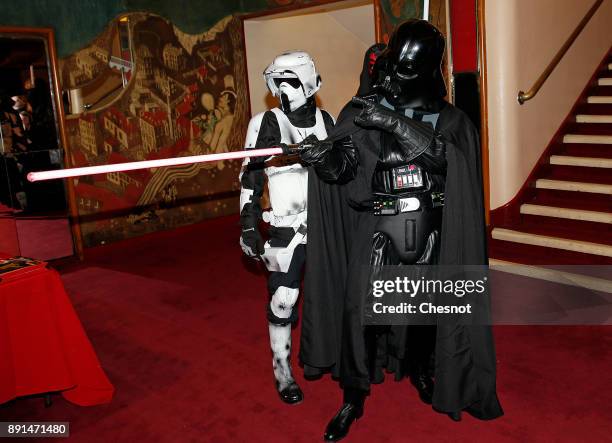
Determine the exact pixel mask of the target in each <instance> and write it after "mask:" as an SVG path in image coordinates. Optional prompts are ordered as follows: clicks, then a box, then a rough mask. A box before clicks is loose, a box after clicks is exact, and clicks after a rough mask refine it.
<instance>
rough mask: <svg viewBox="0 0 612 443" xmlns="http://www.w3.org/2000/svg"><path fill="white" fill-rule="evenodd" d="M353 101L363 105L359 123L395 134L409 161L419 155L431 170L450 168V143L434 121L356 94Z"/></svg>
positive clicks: (357, 122) (419, 158)
mask: <svg viewBox="0 0 612 443" xmlns="http://www.w3.org/2000/svg"><path fill="white" fill-rule="evenodd" d="M352 102H353V103H354V104H356V105H359V106H362V110H361V112H360V113H359V115H357V117H355V124H356V125H359V126H364V127H374V128H378V129H381V130H383V131H386V132H389V133H391V134H393V136H394V138H395V140H397V142H398V143H399V145H400V146H401V147H402V150H403V152H404V155H405V158H404V160H405V161H406V162H411V161H413V160H415V159H416V160H417V161H418V162H419V163H421V164H422V165H423V166H424V167H425V168H426V169H427V170H429V171H430V172H442V171H445V170H446V145H445V143H444V140H443V139H442V137H441V136H440V134H438V133H436V131H435V130H434V128H433V127H432V126H431V125H430V124H428V123H423V122H419V121H416V120H413V119H411V118H408V117H406V116H404V115H401V114H398V113H397V112H395V111H392V110H391V109H388V108H385V107H384V106H382V105H380V104H378V103H375V102H372V101H370V100H365V99H363V98H361V97H353V100H352Z"/></svg>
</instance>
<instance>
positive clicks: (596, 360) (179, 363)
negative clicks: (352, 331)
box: [0, 218, 612, 443]
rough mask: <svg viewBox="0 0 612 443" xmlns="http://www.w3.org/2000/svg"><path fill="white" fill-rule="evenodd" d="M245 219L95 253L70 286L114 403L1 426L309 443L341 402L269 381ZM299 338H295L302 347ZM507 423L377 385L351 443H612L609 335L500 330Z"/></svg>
mask: <svg viewBox="0 0 612 443" xmlns="http://www.w3.org/2000/svg"><path fill="white" fill-rule="evenodd" d="M238 232H239V230H238V227H237V219H236V218H222V219H216V220H212V221H208V222H205V223H202V224H199V225H195V226H190V227H186V228H181V229H179V230H175V231H172V232H164V233H159V234H155V235H153V236H146V237H140V238H137V239H133V240H129V241H126V242H122V243H118V244H114V245H111V246H106V247H101V248H97V249H95V250H92V251H90V252H89V254H88V258H87V260H86V261H85V262H84V263H82V264H78V265H73V266H70V267H68V268H66V269H63V270H62V271H63V278H64V282H65V284H66V287H67V289H68V291H69V293H70V294H71V297H72V300H73V302H74V304H75V307H76V310H77V312H78V314H79V315H80V317H81V321H82V322H83V325H84V327H85V329H86V331H87V333H88V334H89V338H90V339H91V341H92V343H93V345H94V347H95V349H96V350H97V353H98V357H99V358H100V361H101V363H102V365H103V366H104V368H105V370H106V372H107V374H108V376H109V378H110V379H111V381H112V382H113V384H114V385H115V388H116V394H115V398H114V400H113V402H112V403H110V404H109V405H105V406H96V407H78V406H74V405H72V404H70V403H68V402H66V401H64V400H63V399H62V398H61V397H60V396H54V404H53V406H52V407H51V408H48V409H45V408H44V406H43V400H42V399H41V398H29V399H20V400H17V401H15V402H12V403H9V404H6V405H0V421H7V420H21V421H26V420H27V421H33V420H49V421H52V420H58V421H59V420H61V421H69V422H70V425H71V429H70V430H71V438H70V439H69V440H70V441H75V442H87V443H92V442H115V441H117V442H243V441H249V442H267V443H269V442H274V443H276V442H313V441H321V440H322V433H323V429H324V427H325V425H326V423H327V421H328V420H329V418H330V417H331V416H332V415H333V413H335V411H336V409H337V408H338V406H339V402H340V391H339V390H338V388H337V385H336V383H334V382H333V381H331V380H329V379H327V378H326V379H323V380H319V381H314V382H305V381H303V379H302V377H301V371H300V370H297V371H296V372H297V375H298V379H299V381H300V382H301V385H302V387H303V390H304V393H305V397H306V398H305V401H304V403H302V404H301V405H297V406H286V405H284V404H282V403H281V402H280V400H279V399H278V398H277V396H276V392H275V391H274V388H273V383H272V368H271V357H270V351H269V348H268V342H267V341H268V338H267V327H266V319H265V314H264V312H265V311H264V309H265V305H266V301H267V296H266V289H265V287H266V285H265V283H266V282H265V278H264V277H263V276H261V275H257V274H255V273H253V272H251V271H249V270H248V269H247V268H246V267H245V265H244V264H243V261H242V258H241V251H240V248H239V246H238ZM298 331H299V329H296V331H295V339H294V340H296V341H297V338H298V335H297V333H298ZM495 336H496V342H497V354H498V371H499V372H498V388H499V395H500V398H501V401H502V405H503V407H504V409H505V412H506V415H505V416H504V417H502V418H501V419H498V420H495V421H492V422H480V421H477V420H475V419H472V418H471V417H465V418H464V420H463V421H462V422H461V423H454V422H452V421H451V420H450V419H448V418H447V417H446V416H443V415H440V414H437V413H435V412H433V411H432V410H431V409H430V408H429V407H427V406H425V405H423V404H422V403H420V402H419V400H418V399H417V396H416V393H415V391H414V389H413V388H412V387H411V386H410V384H409V383H408V382H407V381H404V382H402V383H395V382H393V381H391V380H388V381H387V382H385V383H384V384H382V385H378V386H375V387H374V389H373V395H372V396H371V398H370V399H368V401H367V403H366V415H365V416H364V418H362V419H361V420H359V421H358V422H357V423H356V424H355V425H354V429H353V430H352V431H351V435H350V437H349V438H348V439H347V441H348V442H351V441H353V442H405V441H417V442H420V441H435V442H446V441H449V442H450V441H453V442H456V441H465V442H468V441H469V442H473V441H487V442H490V441H492V442H504V441H521V442H523V441H538V442H551V441H568V442H569V441H571V442H574V441H609V438H610V435H611V434H612V412H611V408H610V405H612V389H611V387H612V386H611V383H610V375H609V374H610V369H611V368H612V356H611V354H610V349H611V348H612V329H610V328H609V327H516V326H514V327H510V326H504V327H497V328H496V329H495Z"/></svg>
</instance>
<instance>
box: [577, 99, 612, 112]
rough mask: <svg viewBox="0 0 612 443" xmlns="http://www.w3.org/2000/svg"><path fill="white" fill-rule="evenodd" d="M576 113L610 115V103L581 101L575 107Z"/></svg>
mask: <svg viewBox="0 0 612 443" xmlns="http://www.w3.org/2000/svg"><path fill="white" fill-rule="evenodd" d="M576 113H577V114H587V115H588V114H594V115H612V104H597V103H586V102H585V103H581V104H579V105H578V107H577V108H576Z"/></svg>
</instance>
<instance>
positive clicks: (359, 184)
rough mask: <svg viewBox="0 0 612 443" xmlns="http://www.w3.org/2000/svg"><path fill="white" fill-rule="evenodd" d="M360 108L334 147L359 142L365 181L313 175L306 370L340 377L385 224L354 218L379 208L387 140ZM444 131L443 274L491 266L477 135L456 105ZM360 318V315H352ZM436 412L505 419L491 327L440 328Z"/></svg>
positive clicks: (448, 108)
mask: <svg viewBox="0 0 612 443" xmlns="http://www.w3.org/2000/svg"><path fill="white" fill-rule="evenodd" d="M360 109H361V108H358V107H355V106H354V105H352V104H350V103H349V104H348V105H347V106H345V108H344V109H343V110H342V112H341V113H340V116H339V117H338V123H337V124H336V127H335V128H334V130H333V131H332V132H331V133H330V134H329V137H328V140H330V139H331V140H339V139H342V138H344V137H346V136H349V135H350V136H351V137H352V140H353V144H354V146H355V147H356V148H357V150H358V155H359V167H358V170H357V175H356V177H355V178H354V179H353V180H352V181H350V182H348V183H347V184H329V183H325V182H323V181H321V180H319V179H318V178H317V176H316V173H315V172H314V171H311V172H312V173H311V174H310V179H309V185H308V187H309V189H308V243H307V260H306V274H305V282H304V302H303V315H302V334H301V346H300V359H301V361H302V362H303V363H304V365H305V367H307V368H309V367H315V368H320V369H330V370H331V371H332V374H333V375H335V376H338V375H339V374H340V370H339V366H340V361H341V359H340V355H341V354H340V349H341V337H342V322H343V313H344V314H345V315H350V314H348V313H349V312H350V310H351V307H347V306H346V300H348V297H346V294H347V293H349V292H348V291H354V290H362V291H365V290H366V289H367V288H366V287H364V285H363V284H362V282H363V281H364V278H363V275H361V274H363V272H362V270H363V268H362V265H364V264H365V265H367V264H368V261H369V258H370V253H371V244H372V236H373V234H374V227H375V224H376V218H375V216H373V215H372V214H371V213H369V212H360V211H357V210H355V209H354V208H355V207H357V206H358V205H359V202H363V201H366V200H368V199H369V198H371V195H372V190H371V177H372V173H373V171H374V167H375V165H376V162H377V160H378V149H379V146H380V134H381V133H380V131H378V130H369V129H368V130H366V129H363V128H361V127H358V126H356V125H355V124H354V122H353V119H354V117H355V116H356V115H357V114H358V113H359V111H360ZM436 130H437V131H438V132H440V133H441V135H442V137H443V138H444V140H445V142H446V156H447V163H448V169H447V176H446V188H445V206H444V211H443V217H442V230H441V245H440V260H439V264H440V265H486V264H488V257H487V247H486V231H485V222H484V208H483V189H482V171H481V157H480V146H479V141H478V133H477V131H476V129H475V128H474V126H473V124H472V123H471V122H470V120H469V118H468V117H467V116H466V115H465V114H464V113H463V112H462V111H460V110H459V109H457V108H455V107H454V106H452V105H451V104H446V105H445V106H444V107H443V109H442V110H441V111H440V116H439V119H438V123H437V126H436ZM352 308H354V307H352ZM435 360H436V363H435V373H434V377H435V391H434V397H433V407H434V409H436V410H438V411H441V412H455V411H460V410H466V411H467V412H469V413H470V414H472V415H473V416H475V417H477V418H480V419H493V418H496V417H499V416H501V415H502V414H503V412H502V409H501V406H500V404H499V401H498V399H497V393H496V368H495V365H496V364H495V350H494V344H493V337H492V333H491V328H490V326H486V325H465V324H459V323H457V324H448V323H444V324H440V325H438V327H437V337H436V351H435Z"/></svg>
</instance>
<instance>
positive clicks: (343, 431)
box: [323, 389, 366, 441]
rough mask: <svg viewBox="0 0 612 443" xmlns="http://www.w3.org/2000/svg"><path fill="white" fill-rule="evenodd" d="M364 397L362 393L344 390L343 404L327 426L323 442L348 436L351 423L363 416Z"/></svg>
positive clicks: (354, 390) (364, 394) (355, 390)
mask: <svg viewBox="0 0 612 443" xmlns="http://www.w3.org/2000/svg"><path fill="white" fill-rule="evenodd" d="M365 396H366V393H365V392H364V391H360V390H357V389H345V390H344V404H343V405H342V408H341V409H340V410H339V411H338V413H337V414H336V415H335V416H334V418H332V419H331V421H330V422H329V424H328V425H327V428H326V429H325V435H324V436H323V438H324V439H325V441H338V440H341V439H343V438H344V437H346V436H347V435H348V433H349V430H350V428H351V425H352V424H353V422H354V421H355V420H357V419H358V418H360V417H361V416H362V415H363V404H364V402H365Z"/></svg>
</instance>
